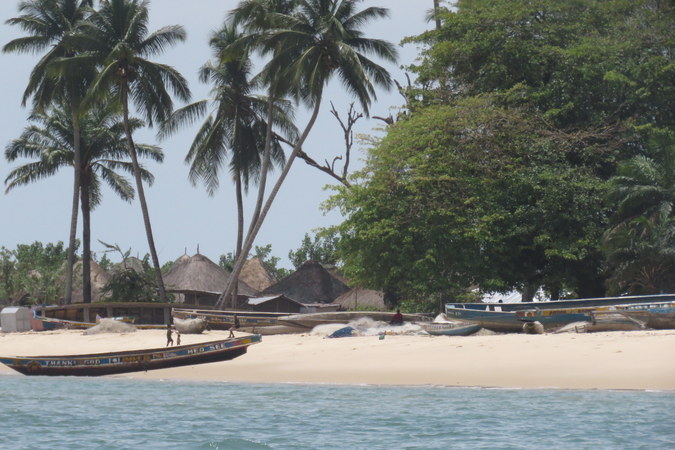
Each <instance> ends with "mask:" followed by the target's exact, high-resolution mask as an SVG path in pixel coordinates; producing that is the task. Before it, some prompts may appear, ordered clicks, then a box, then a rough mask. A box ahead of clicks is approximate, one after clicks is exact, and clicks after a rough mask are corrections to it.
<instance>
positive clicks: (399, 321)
mask: <svg viewBox="0 0 675 450" xmlns="http://www.w3.org/2000/svg"><path fill="white" fill-rule="evenodd" d="M389 325H403V315H402V314H401V310H400V309H397V310H396V314H394V315H393V317H392V318H391V321H390V322H389Z"/></svg>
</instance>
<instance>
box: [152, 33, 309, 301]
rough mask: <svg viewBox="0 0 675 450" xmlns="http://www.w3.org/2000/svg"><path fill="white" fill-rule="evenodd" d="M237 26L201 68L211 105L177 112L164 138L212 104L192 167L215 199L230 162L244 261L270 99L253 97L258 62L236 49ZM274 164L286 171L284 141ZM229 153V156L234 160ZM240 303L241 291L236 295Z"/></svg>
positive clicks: (283, 117) (190, 158)
mask: <svg viewBox="0 0 675 450" xmlns="http://www.w3.org/2000/svg"><path fill="white" fill-rule="evenodd" d="M242 37H243V36H242V35H241V33H240V32H238V30H237V27H236V25H235V24H233V23H226V24H224V25H223V27H222V28H221V29H220V30H218V31H216V32H215V33H213V35H212V37H211V40H210V46H211V48H212V49H213V53H214V56H215V59H214V61H210V62H208V63H207V64H205V65H204V66H202V68H201V69H200V80H201V81H202V82H204V83H208V82H210V83H211V84H212V85H213V89H212V91H211V93H212V98H211V99H210V100H202V101H199V102H195V103H193V104H191V105H188V106H186V107H184V108H181V109H179V110H177V111H176V112H175V113H174V114H173V116H172V118H171V120H169V121H168V122H166V123H165V124H164V125H163V127H162V133H161V134H162V135H166V134H169V133H173V132H174V131H175V130H176V129H177V127H178V126H179V125H182V124H185V123H191V122H193V121H194V120H195V119H196V118H197V117H199V116H201V115H203V114H204V112H205V111H206V109H207V108H208V107H209V104H211V105H212V112H211V113H210V114H209V116H208V117H207V119H206V120H205V121H204V123H203V124H202V126H201V127H200V129H199V130H198V132H197V135H196V137H195V139H194V141H193V143H192V146H191V147H190V151H189V152H188V155H187V157H186V158H185V160H186V162H188V163H190V164H191V165H190V172H189V178H190V181H191V182H192V184H193V185H195V184H196V183H197V181H199V180H202V181H203V182H204V184H205V186H206V189H207V192H208V193H209V195H214V194H215V192H216V190H217V189H218V187H219V184H220V183H219V178H220V177H219V175H220V170H221V169H222V168H223V167H224V165H225V161H226V160H228V159H229V167H230V173H231V175H232V178H233V181H234V183H235V194H236V200H237V244H236V249H235V259H236V258H238V257H240V255H241V248H242V245H243V238H244V205H243V194H244V192H245V191H246V192H247V191H248V188H249V186H250V183H251V182H252V181H253V182H257V181H258V180H259V179H260V172H261V165H262V153H263V148H264V146H265V138H266V136H267V129H268V126H267V122H266V121H265V120H264V119H263V117H265V115H266V110H267V107H266V105H267V100H266V99H265V98H264V97H260V96H256V95H253V90H254V89H255V88H256V87H257V86H256V84H255V82H252V81H251V80H250V76H251V67H252V62H251V60H250V58H249V55H248V51H247V50H246V49H241V48H235V44H236V43H238V42H239V41H240V40H241V39H242ZM284 106H288V104H281V105H276V108H275V114H274V119H275V120H276V123H275V125H276V126H278V127H279V128H281V129H282V130H284V131H285V132H286V134H288V135H290V136H295V133H296V130H295V127H294V126H293V125H292V123H291V121H290V119H289V114H290V111H289V110H288V109H283V107H284ZM271 146H272V159H273V160H274V163H275V164H276V165H279V166H282V165H283V162H284V160H285V158H284V153H283V150H282V148H281V145H280V144H279V142H278V140H276V139H275V140H273V141H272V143H271ZM228 154H229V156H228ZM233 298H236V287H235V292H234V293H233Z"/></svg>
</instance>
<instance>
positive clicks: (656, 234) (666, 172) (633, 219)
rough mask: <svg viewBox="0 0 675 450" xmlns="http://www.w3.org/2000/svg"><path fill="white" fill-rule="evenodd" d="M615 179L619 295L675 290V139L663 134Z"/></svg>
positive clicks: (615, 285)
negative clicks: (648, 152) (647, 151)
mask: <svg viewBox="0 0 675 450" xmlns="http://www.w3.org/2000/svg"><path fill="white" fill-rule="evenodd" d="M649 150H650V155H641V156H636V157H635V158H633V159H631V160H629V161H627V162H625V163H623V164H622V165H621V166H620V167H619V171H618V174H617V176H615V177H614V178H612V179H611V184H610V196H609V198H610V200H613V203H614V204H616V205H617V209H616V212H615V214H614V215H613V217H612V227H611V228H609V229H608V230H607V232H606V234H605V251H606V252H607V259H608V263H609V269H610V273H611V274H612V276H611V278H610V279H609V285H610V290H611V292H612V293H613V294H623V293H630V294H654V293H665V292H673V291H675V139H673V138H672V137H671V136H668V135H658V136H657V137H655V138H654V139H653V140H652V141H651V145H650V147H649Z"/></svg>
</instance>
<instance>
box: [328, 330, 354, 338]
mask: <svg viewBox="0 0 675 450" xmlns="http://www.w3.org/2000/svg"><path fill="white" fill-rule="evenodd" d="M353 332H354V329H353V328H352V327H343V328H340V329H339V330H337V331H334V332H332V333H331V334H329V335H328V336H326V337H327V338H329V339H334V338H342V337H350V336H354V334H353Z"/></svg>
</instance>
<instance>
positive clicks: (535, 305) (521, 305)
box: [446, 294, 675, 312]
mask: <svg viewBox="0 0 675 450" xmlns="http://www.w3.org/2000/svg"><path fill="white" fill-rule="evenodd" d="M672 301H675V294H656V295H631V296H624V297H598V298H583V299H576V300H551V301H548V302H516V303H482V302H479V303H447V304H446V306H449V307H451V308H461V309H475V310H478V311H497V312H499V311H502V312H504V311H525V310H536V309H540V310H544V309H568V308H569V309H579V308H588V307H601V306H616V305H635V304H640V303H661V302H672Z"/></svg>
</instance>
